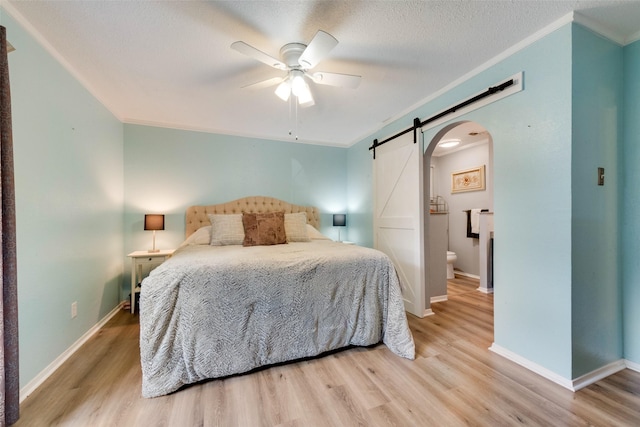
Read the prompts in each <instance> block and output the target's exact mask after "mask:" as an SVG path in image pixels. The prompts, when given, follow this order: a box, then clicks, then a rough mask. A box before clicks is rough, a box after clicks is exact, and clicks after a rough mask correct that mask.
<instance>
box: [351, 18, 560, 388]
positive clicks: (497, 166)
mask: <svg viewBox="0 0 640 427" xmlns="http://www.w3.org/2000/svg"><path fill="white" fill-rule="evenodd" d="M520 71H524V75H525V77H524V84H525V90H524V91H522V92H519V93H517V94H514V95H512V96H509V97H507V98H505V99H502V100H500V101H498V102H495V103H493V104H490V105H488V106H486V107H483V108H481V109H479V110H476V111H474V112H472V113H470V114H467V115H465V116H463V117H459V118H456V119H455V121H461V120H472V121H475V122H477V123H479V124H481V125H482V126H484V127H485V128H486V129H487V130H488V131H489V132H490V134H491V136H492V138H493V143H494V209H495V212H496V213H495V230H496V242H495V245H496V246H495V251H496V252H495V286H496V289H495V343H496V344H497V345H499V346H501V347H503V348H505V349H507V350H510V351H512V352H514V353H516V354H519V355H520V356H522V357H524V358H526V359H528V360H530V361H533V362H535V363H537V364H539V365H541V366H543V367H545V368H547V369H549V370H551V371H553V372H556V373H558V374H559V375H561V376H563V377H565V378H570V377H571V373H572V372H571V366H572V363H571V168H570V165H571V25H567V26H565V27H563V28H561V29H559V30H557V31H555V32H553V33H552V34H550V35H548V36H546V37H544V38H543V39H541V40H539V41H537V42H535V43H534V44H532V45H530V46H529V47H527V48H525V49H523V50H521V51H519V52H517V53H516V54H514V55H512V56H510V57H509V58H507V59H505V60H504V61H502V62H500V63H499V64H497V65H495V66H493V67H491V68H490V69H488V70H486V71H484V72H482V73H480V74H479V75H478V76H476V77H474V78H472V79H470V80H468V81H466V82H464V83H463V84H461V85H459V86H457V87H455V88H453V89H452V90H450V91H448V92H447V93H445V94H444V95H442V96H440V97H438V98H436V99H435V100H433V101H431V102H429V103H427V104H426V105H424V106H422V107H420V108H418V109H417V110H416V111H414V112H412V113H411V114H408V115H407V116H406V117H405V118H403V119H401V120H399V121H397V122H394V123H392V124H390V125H389V126H387V127H386V128H384V129H383V130H382V131H380V132H377V133H376V134H374V135H371V137H370V138H367V139H366V140H364V141H361V142H360V143H358V144H356V145H354V146H353V147H352V148H351V149H350V163H349V168H350V169H351V168H355V167H357V168H359V169H360V170H362V171H367V173H370V172H369V171H370V168H371V166H370V163H371V156H370V155H366V153H365V149H364V147H368V146H369V145H371V142H372V141H373V139H374V138H379V139H382V138H384V137H386V136H388V135H391V134H393V133H394V132H396V131H398V130H401V129H404V128H407V127H409V126H411V123H412V121H413V118H414V117H419V118H421V119H424V118H427V117H429V116H430V115H432V114H434V113H437V112H439V111H441V110H443V109H444V108H445V107H448V106H451V105H453V104H456V103H457V102H459V101H461V100H463V99H467V98H468V97H470V96H471V95H475V94H476V93H479V92H481V91H483V90H485V89H486V88H487V87H489V86H492V85H494V84H495V83H497V82H499V81H502V80H504V79H506V78H507V77H509V76H511V75H513V74H516V73H518V72H520ZM381 102H382V101H381ZM446 125H447V123H445V124H443V125H442V126H441V127H439V128H437V129H433V130H431V131H429V132H427V133H426V139H427V141H430V140H431V138H432V137H433V136H434V135H435V134H436V132H437V131H438V130H439V129H441V128H442V127H444V126H446ZM356 153H358V154H356ZM357 162H361V163H362V164H360V165H357V166H356V163H357ZM350 176H351V172H350ZM370 182H371V181H370V180H369V183H370ZM364 184H365V182H364V180H361V182H356V181H355V180H353V179H350V187H349V197H351V195H352V194H358V193H360V192H362V193H363V194H366V193H367V192H368V191H369V190H368V189H367V188H362V189H359V188H358V186H359V185H364ZM363 206H368V212H369V215H371V206H372V201H371V199H369V200H367V201H366V202H365V203H363Z"/></svg>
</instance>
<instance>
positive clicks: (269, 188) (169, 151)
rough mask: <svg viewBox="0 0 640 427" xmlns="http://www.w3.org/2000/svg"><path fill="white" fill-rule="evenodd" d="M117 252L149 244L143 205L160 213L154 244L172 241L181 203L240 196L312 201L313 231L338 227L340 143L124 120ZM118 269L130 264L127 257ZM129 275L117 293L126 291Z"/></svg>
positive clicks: (342, 179)
mask: <svg viewBox="0 0 640 427" xmlns="http://www.w3.org/2000/svg"><path fill="white" fill-rule="evenodd" d="M124 141H125V144H124V145H125V160H124V181H125V191H124V194H125V202H124V246H125V254H126V253H130V252H132V251H135V250H145V249H149V248H150V247H151V244H152V234H151V232H145V231H143V218H144V214H145V213H164V214H165V231H159V232H157V233H156V247H159V248H163V249H164V248H175V247H177V246H178V245H179V244H180V243H181V242H182V241H183V240H184V234H185V210H186V208H187V207H189V206H192V205H197V204H203V205H210V204H216V203H223V202H227V201H230V200H234V199H237V198H241V197H246V196H270V197H276V198H279V199H282V200H285V201H288V202H290V203H294V204H299V205H313V206H317V207H318V208H319V209H320V212H321V218H320V222H321V230H320V231H321V232H322V233H323V234H325V235H327V236H329V237H331V238H333V239H337V238H338V231H337V229H335V228H334V227H333V220H332V217H331V214H333V213H344V212H347V213H349V215H348V216H347V227H346V229H344V230H341V238H342V239H343V240H346V238H347V236H348V234H347V233H348V232H349V231H348V230H349V228H350V227H349V225H350V224H352V223H354V222H355V221H352V218H351V215H350V212H349V211H348V206H347V190H346V188H347V184H346V183H347V149H345V148H336V147H325V146H319V145H307V144H299V143H293V142H291V143H289V142H282V141H267V140H261V139H254V138H244V137H237V136H228V135H219V134H210V133H203V132H194V131H185V130H176V129H165V128H158V127H150V126H140V125H131V124H126V125H125V126H124ZM126 262H127V264H126V265H125V269H126V270H129V271H130V265H129V263H130V261H129V260H128V259H127V260H126ZM129 282H130V281H129V280H127V281H126V283H125V285H124V290H123V295H122V297H123V298H126V297H127V296H128V295H129V289H130V283H129Z"/></svg>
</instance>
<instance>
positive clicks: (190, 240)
mask: <svg viewBox="0 0 640 427" xmlns="http://www.w3.org/2000/svg"><path fill="white" fill-rule="evenodd" d="M210 243H211V226H210V225H206V226H204V227H200V228H198V229H197V230H196V231H195V232H194V233H192V234H191V236H189V237H187V240H185V241H184V242H182V244H181V245H180V246H189V245H208V244H210Z"/></svg>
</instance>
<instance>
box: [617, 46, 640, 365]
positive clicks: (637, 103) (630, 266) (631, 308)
mask: <svg viewBox="0 0 640 427" xmlns="http://www.w3.org/2000/svg"><path fill="white" fill-rule="evenodd" d="M624 93H625V98H624V145H623V149H622V154H623V155H622V166H623V171H624V177H623V180H622V186H621V187H620V195H621V198H622V228H621V230H622V232H621V238H622V267H623V269H622V277H623V292H622V295H623V331H624V357H625V359H627V360H629V361H631V362H633V363H635V364H636V365H640V262H639V261H638V253H640V188H639V186H638V183H639V182H640V41H637V42H635V43H633V44H631V45H628V46H625V48H624Z"/></svg>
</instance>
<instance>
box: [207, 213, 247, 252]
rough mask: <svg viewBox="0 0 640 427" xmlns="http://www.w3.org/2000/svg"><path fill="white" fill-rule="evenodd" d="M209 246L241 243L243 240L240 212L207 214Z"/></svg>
mask: <svg viewBox="0 0 640 427" xmlns="http://www.w3.org/2000/svg"><path fill="white" fill-rule="evenodd" d="M209 221H211V246H227V245H241V244H242V242H243V241H244V227H243V225H242V214H230V215H216V214H209Z"/></svg>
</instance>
